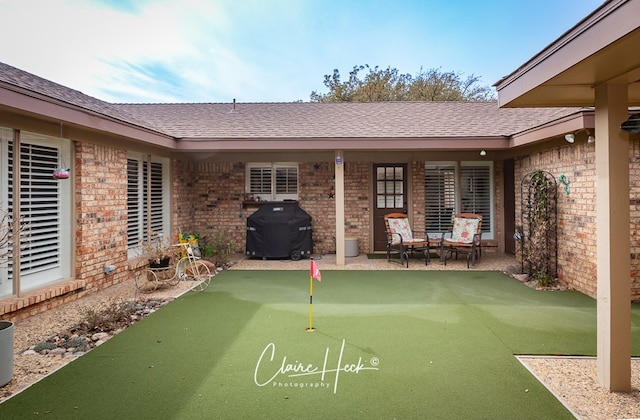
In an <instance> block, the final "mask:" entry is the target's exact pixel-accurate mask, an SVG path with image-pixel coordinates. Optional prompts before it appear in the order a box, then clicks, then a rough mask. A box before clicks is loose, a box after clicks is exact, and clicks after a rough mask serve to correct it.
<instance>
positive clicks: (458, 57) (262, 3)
mask: <svg viewBox="0 0 640 420" xmlns="http://www.w3.org/2000/svg"><path fill="white" fill-rule="evenodd" d="M603 2H604V0H535V1H521V0H0V16H1V17H2V19H1V22H2V23H1V24H0V40H1V41H0V62H3V63H6V64H9V65H12V66H14V67H17V68H19V69H21V70H24V71H27V72H30V73H33V74H35V75H37V76H40V77H43V78H45V79H48V80H51V81H54V82H56V83H60V84H62V85H65V86H67V87H69V88H72V89H76V90H79V91H81V92H83V93H85V94H87V95H90V96H93V97H96V98H98V99H101V100H104V101H107V102H113V103H184V102H232V101H233V100H234V99H236V100H237V101H238V102H292V101H304V102H308V101H309V98H310V94H311V92H312V91H317V92H318V93H326V92H327V88H326V87H325V86H324V84H323V81H324V76H325V75H327V74H332V73H333V71H334V69H338V71H339V72H340V75H341V76H342V80H343V81H344V80H346V79H348V76H349V72H350V71H351V70H352V69H353V67H354V66H358V65H369V66H370V67H375V66H378V67H380V68H388V67H391V68H396V69H397V70H398V71H399V72H400V73H408V74H411V75H414V76H415V75H416V74H418V73H419V72H420V70H421V69H423V70H428V69H439V70H440V71H442V72H450V71H452V72H455V73H458V74H459V75H461V78H462V79H466V78H467V77H469V76H477V77H479V78H480V84H481V85H486V86H491V85H493V84H494V83H496V82H497V81H498V80H500V79H501V78H502V77H504V76H506V75H508V74H510V73H511V72H513V71H514V70H516V69H517V68H518V67H520V66H521V65H522V64H524V63H525V62H526V61H527V60H529V59H530V58H531V57H533V56H534V55H535V54H536V53H538V52H540V51H541V50H542V49H544V48H545V47H546V46H547V45H548V44H550V43H551V42H553V41H554V40H556V39H557V38H558V37H559V36H561V35H562V34H563V33H564V32H566V31H567V30H569V29H570V28H571V27H573V26H574V25H575V24H577V23H578V22H579V21H580V20H581V19H583V18H584V17H586V16H587V15H588V14H589V13H590V12H591V11H593V10H594V9H596V8H597V7H598V6H600V5H601V4H602V3H603Z"/></svg>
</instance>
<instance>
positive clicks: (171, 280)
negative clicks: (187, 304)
mask: <svg viewBox="0 0 640 420" xmlns="http://www.w3.org/2000/svg"><path fill="white" fill-rule="evenodd" d="M165 282H166V283H167V284H168V285H169V286H175V285H176V284H178V283H179V282H180V276H178V267H177V265H176V266H174V267H169V268H168V269H167V272H166V279H165Z"/></svg>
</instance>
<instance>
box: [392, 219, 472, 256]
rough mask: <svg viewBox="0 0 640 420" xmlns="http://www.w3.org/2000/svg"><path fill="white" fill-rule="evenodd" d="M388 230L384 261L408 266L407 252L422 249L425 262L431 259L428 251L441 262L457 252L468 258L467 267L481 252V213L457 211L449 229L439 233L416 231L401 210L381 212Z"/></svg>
mask: <svg viewBox="0 0 640 420" xmlns="http://www.w3.org/2000/svg"><path fill="white" fill-rule="evenodd" d="M384 221H385V227H386V231H387V261H389V262H397V263H399V264H400V265H406V266H407V268H408V267H409V256H414V253H422V254H423V256H424V262H425V265H428V264H429V262H430V261H431V252H434V253H436V254H437V255H438V256H439V260H440V262H441V263H442V264H444V265H446V264H447V259H450V258H454V257H455V259H456V260H457V259H458V255H464V256H466V258H467V268H469V267H471V266H474V265H476V264H477V263H478V261H480V257H481V256H482V231H481V230H482V216H481V215H479V214H475V213H458V214H455V215H454V216H453V227H452V229H451V232H445V233H443V234H442V235H441V236H439V237H435V236H429V234H428V233H426V232H423V235H416V232H414V231H413V230H412V229H411V226H410V224H409V219H408V218H407V215H406V214H403V213H389V214H387V215H385V216H384Z"/></svg>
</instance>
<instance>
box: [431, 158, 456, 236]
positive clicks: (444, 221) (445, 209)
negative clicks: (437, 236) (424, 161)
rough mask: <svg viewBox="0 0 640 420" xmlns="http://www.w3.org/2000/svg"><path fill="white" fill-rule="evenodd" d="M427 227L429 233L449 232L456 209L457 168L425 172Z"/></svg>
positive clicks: (432, 169)
mask: <svg viewBox="0 0 640 420" xmlns="http://www.w3.org/2000/svg"><path fill="white" fill-rule="evenodd" d="M424 185H425V197H426V203H425V204H426V206H425V227H426V229H427V232H447V231H450V230H451V228H452V224H451V219H452V216H453V213H454V209H455V207H456V198H455V167H454V166H449V165H444V166H432V167H427V168H426V171H425V180H424Z"/></svg>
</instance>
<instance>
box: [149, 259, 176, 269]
mask: <svg viewBox="0 0 640 420" xmlns="http://www.w3.org/2000/svg"><path fill="white" fill-rule="evenodd" d="M170 262H171V257H164V258H161V259H160V260H149V268H151V269H154V268H169V263H170Z"/></svg>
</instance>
